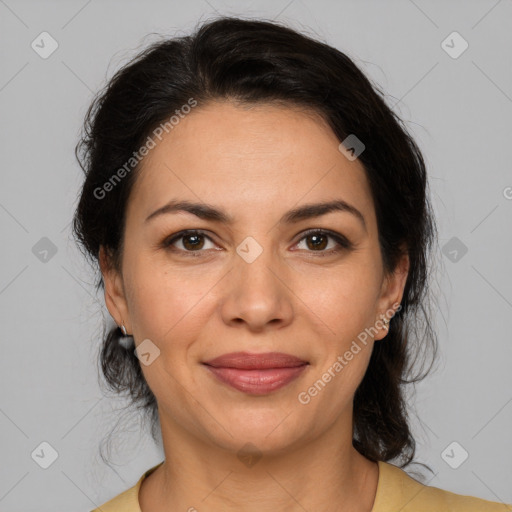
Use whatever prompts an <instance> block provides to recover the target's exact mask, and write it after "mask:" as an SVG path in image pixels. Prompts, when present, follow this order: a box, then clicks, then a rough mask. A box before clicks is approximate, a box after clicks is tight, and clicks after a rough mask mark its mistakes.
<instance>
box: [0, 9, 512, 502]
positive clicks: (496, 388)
mask: <svg viewBox="0 0 512 512" xmlns="http://www.w3.org/2000/svg"><path fill="white" fill-rule="evenodd" d="M217 12H219V13H222V14H241V15H244V16H247V17H252V16H254V17H259V16H262V17H265V18H269V19H276V20H280V21H284V22H287V23H289V24H290V25H291V26H293V27H295V28H297V29H299V30H302V29H303V30H304V31H306V32H307V33H309V34H311V35H313V36H315V37H319V38H321V39H323V40H325V41H326V42H328V43H330V44H332V45H334V46H336V47H337V48H339V49H340V50H342V51H344V52H346V53H347V54H348V55H349V56H350V57H351V58H353V59H354V60H355V62H356V64H358V65H359V66H360V67H361V68H362V69H363V71H365V72H366V73H367V75H368V76H369V77H370V78H372V79H373V80H375V81H376V82H377V83H378V84H380V85H381V86H382V87H383V88H384V90H385V92H386V93H387V95H388V99H389V101H388V103H389V104H390V105H391V106H393V109H394V110H395V111H396V112H397V113H399V115H401V116H402V117H403V118H404V119H405V120H406V122H407V123H408V126H409V129H410V131H411V132H412V134H413V136H414V137H415V138H416V140H417V142H418V144H419V145H420V148H421V149H422V151H423V153H424V156H425V159H426V162H427V165H428V169H429V173H430V180H431V189H432V201H433V204H434V207H435V210H436V214H437V216H438V222H439V229H440V237H441V238H440V261H441V263H442V265H441V269H442V268H443V267H444V270H442V274H440V276H439V277H438V280H439V283H440V288H441V290H442V297H441V298H440V299H439V303H440V307H439V310H438V312H437V319H436V322H437V325H438V333H439V341H440V363H439V364H438V365H437V370H436V371H435V372H434V373H432V374H431V375H430V376H429V377H427V379H425V380H424V381H423V382H422V383H421V384H419V385H417V389H416V410H417V414H418V416H419V417H420V418H421V419H422V421H423V426H421V425H420V424H418V422H417V421H416V420H415V421H414V429H415V434H416V438H417V441H418V452H417V460H419V461H422V462H425V463H427V464H429V465H430V467H432V469H433V470H434V472H435V476H434V477H433V478H432V475H431V474H430V473H429V472H424V474H425V477H426V480H427V481H428V483H429V485H434V486H436V487H441V488H443V489H447V490H451V491H453V492H457V493H461V494H470V495H474V496H480V497H482V498H486V499H490V500H493V501H500V500H502V501H504V502H508V503H511V502H512V485H511V484H512V457H511V455H512V440H511V436H510V432H511V425H512V403H511V402H512V373H511V372H510V362H511V359H512V343H511V341H512V340H511V335H510V325H509V319H510V318H511V313H512V277H511V274H510V261H511V255H512V237H511V233H512V229H511V228H512V172H511V164H510V147H511V141H512V138H511V135H512V133H511V127H510V118H511V113H512V84H511V78H512V59H511V58H510V51H511V49H512V1H511V0H501V1H494V0H486V1H483V0H482V1H478V2H477V1H449V2H447V1H425V0H423V1H420V0H415V1H414V2H413V1H412V0H396V1H387V2H377V1H376V2H369V1H366V2H356V1H338V2H335V1H328V0H323V1H315V2H313V1H312V0H292V1H290V0H272V1H258V2H256V1H254V2H248V1H244V2H234V1H232V2H228V1H222V0H208V1H206V0H205V1H203V0H201V1H199V0H195V1H189V2H188V3H187V5H186V6H184V5H182V4H181V3H178V2H174V1H154V0H153V1H145V2H141V1H139V2H134V1H129V2H127V1H124V2H121V1H117V2H114V1H102V2H100V1H99V0H92V1H89V2H87V1H86V0H81V1H68V2H64V1H60V2H59V1H38V2H36V1H33V2H29V1H21V0H18V1H16V0H0V37H1V39H2V41H1V46H0V48H1V50H0V51H1V58H2V60H1V62H2V65H1V67H0V108H1V113H2V116H1V120H2V122H1V124H0V129H1V154H2V161H1V170H0V176H1V187H0V228H1V233H2V251H1V253H0V263H1V265H0V321H1V330H0V332H1V337H2V339H1V347H2V357H1V358H0V390H1V403H0V431H1V434H2V435H1V455H0V459H1V461H2V463H1V467H0V511H2V512H6V511H9V512H16V511H22V510H23V511H24V512H30V511H35V510H37V511H39V512H45V511H50V510H52V511H55V510H83V511H87V510H91V509H92V508H94V507H95V506H98V505H100V504H101V503H103V502H104V501H106V500H107V499H109V498H111V497H113V496H114V495H116V494H118V493H120V492H121V491H123V490H125V489H127V488H128V487H130V486H132V485H133V484H135V482H136V481H137V480H138V478H139V477H140V475H141V474H142V472H143V471H145V470H146V469H148V468H149V467H150V466H153V465H154V464H156V463H158V462H159V461H160V460H162V455H161V450H160V447H158V446H155V445H154V443H153V442H152V441H151V439H150V437H149V434H148V432H147V431H145V430H141V428H140V424H139V418H137V417H133V418H132V419H131V420H130V418H129V417H127V421H128V423H124V424H121V430H120V432H118V435H117V436H116V444H115V447H117V450H116V451H115V452H113V453H112V454H111V460H112V467H109V466H108V465H105V464H104V463H103V462H102V461H101V459H100V458H99V454H98V448H99V444H100V442H101V440H102V439H103V438H104V437H105V436H106V435H107V434H108V432H110V430H111V428H112V426H113V425H114V424H115V422H116V421H117V419H118V418H119V417H120V414H121V412H120V407H121V406H122V405H124V404H125V402H123V401H120V400H112V399H110V398H109V397H103V393H102V390H101V388H100V387H99V385H98V383H97V369H96V357H97V350H98V347H99V343H100V333H101V323H102V322H103V321H104V320H105V321H108V322H110V321H111V320H110V315H109V314H108V311H107V310H106V309H105V307H104V302H103V297H101V296H99V297H96V296H95V293H94V288H93V275H92V273H91V271H90V269H89V268H88V266H87V265H86V264H85V262H84V260H83V259H82V257H81V255H80V253H79V252H78V250H77V248H76V247H75V245H74V242H73V240H72V238H71V236H70V224H69V223H70V220H71V217H72V214H73V210H74V206H75V202H76V196H77V193H78V190H79V186H80V183H81V181H82V175H81V171H80V169H79V167H78V164H77V163H76V161H75V158H74V152H73V151H74V146H75V144H76V142H77V137H78V132H79V129H80V125H81V123H82V120H83V116H84V114H85V111H86V108H87V106H88V105H89V103H90V101H91V99H92V95H93V92H95V91H97V90H98V89H99V88H100V87H101V86H102V85H104V83H105V80H106V79H108V78H110V77H111V76H112V74H113V73H114V71H115V70H117V69H118V68H119V67H120V66H121V65H122V64H123V63H125V62H126V61H127V60H128V59H129V58H130V57H131V56H133V55H134V54H135V52H136V51H137V50H140V49H141V48H142V47H143V46H145V45H146V44H147V43H149V42H151V41H152V40H154V39H155V36H151V35H149V36H148V34H151V33H158V34H164V35H169V36H172V35H177V34H179V35H181V34H184V33H188V32H189V31H190V30H192V29H193V27H194V25H195V24H196V22H198V21H199V20H205V19H207V18H209V17H211V16H212V15H217ZM43 31H47V32H49V33H50V34H51V36H52V37H53V38H54V39H55V40H56V41H57V43H58V45H59V46H58V49H57V50H56V51H55V52H54V53H53V54H52V55H50V56H49V57H48V58H47V59H43V58H41V57H40V55H39V54H38V53H36V52H35V51H34V50H33V49H32V47H31V43H32V41H34V40H36V42H37V39H36V38H37V37H38V35H39V34H40V33H41V32H43ZM453 31H457V32H459V33H460V35H461V36H462V37H463V38H464V39H465V40H466V41H467V42H468V44H469V47H468V48H467V50H466V51H465V52H464V53H462V54H461V55H460V56H458V57H457V58H452V57H451V56H450V55H449V54H448V53H447V52H446V51H445V49H444V46H442V42H443V41H444V40H445V39H446V38H447V36H449V34H451V33H452V32H453ZM445 44H446V43H445ZM448 44H449V45H450V46H453V47H454V48H453V49H452V51H456V50H458V49H459V48H461V46H460V44H461V42H460V41H456V40H455V42H453V43H451V42H450V39H448ZM45 47H46V48H48V47H49V46H48V44H47V45H45ZM43 237H47V238H48V239H49V240H50V241H51V242H52V244H54V245H55V248H56V250H57V252H56V254H54V255H52V253H51V252H49V253H48V254H45V253H44V252H43V250H44V249H45V248H46V249H47V248H48V247H47V246H48V241H46V240H43V241H42V242H40V240H41V238H43ZM38 243H39V245H36V244H38ZM45 244H46V245H45ZM34 246H35V249H34ZM464 247H465V248H467V253H465V254H463V251H464ZM129 420H130V421H129ZM122 421H123V420H122ZM44 441H46V442H47V443H49V444H50V445H51V446H52V447H53V448H54V449H55V450H56V451H57V453H58V458H57V459H56V460H55V462H54V463H53V464H52V465H51V466H50V467H49V468H48V469H42V468H41V467H40V466H39V465H38V464H36V462H35V461H34V460H33V458H32V457H31V454H32V453H33V452H34V450H36V449H38V447H39V446H40V443H42V442H44ZM454 441H455V442H457V443H458V445H456V446H455V448H454V450H453V451H451V448H449V449H448V454H449V459H450V461H451V462H452V464H454V461H455V462H457V460H459V462H460V459H461V454H462V453H463V452H462V448H463V449H465V450H466V451H467V452H468V453H469V457H468V459H467V460H466V461H465V462H464V463H463V464H461V465H460V466H459V467H458V468H457V469H453V468H452V467H450V465H448V463H447V462H445V460H448V459H447V456H446V452H445V449H446V448H447V447H448V446H449V445H450V444H451V443H452V442H454ZM459 445H460V447H459ZM452 447H453V446H452ZM461 447H462V448H461ZM36 451H37V450H36ZM39 452H40V448H39ZM45 453H46V454H48V453H49V452H48V451H46V452H45ZM443 453H445V455H444V457H443V455H442V454H443Z"/></svg>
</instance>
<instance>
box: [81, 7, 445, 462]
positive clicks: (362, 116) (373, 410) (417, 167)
mask: <svg viewBox="0 0 512 512" xmlns="http://www.w3.org/2000/svg"><path fill="white" fill-rule="evenodd" d="M190 98H194V99H195V100H196V101H197V102H198V106H197V107H196V108H201V105H202V104H205V103H206V102H208V101H211V100H218V99H222V100H226V99H227V100H232V101H236V102H237V103H239V104H242V105H252V104H257V103H276V102H277V103H281V104H285V105H289V106H295V107H300V108H305V109H307V110H313V111H315V112H317V113H318V114H320V115H321V116H322V118H323V119H325V121H326V122H327V123H328V125H329V126H330V127H331V128H332V130H333V132H334V133H335V135H336V136H337V137H338V139H339V141H340V142H341V141H343V140H344V139H345V138H346V137H347V136H348V135H350V134H355V135H356V136H357V138H358V139H360V140H361V141H362V142H363V143H364V144H365V149H364V151H363V152H362V153H361V154H360V155H359V157H358V158H359V160H360V161H361V163H362V164H363V166H364V168H365V171H366V176H367V179H368V182H369V184H370V187H371V192H372V196H373V200H374V204H375V210H376V217H377V224H378V231H379V243H380V247H381V253H382V258H383V264H384V268H385V270H386V271H387V272H392V271H393V270H394V269H395V266H396V264H397V262H398V259H399V257H400V255H401V252H400V247H401V244H403V243H405V245H406V250H407V251H408V253H409V259H410V269H409V275H408V278H407V282H406V285H405V290H404V295H403V299H402V302H401V306H402V307H401V309H400V310H399V311H398V313H396V314H395V316H394V317H393V318H392V320H391V322H390V327H389V332H388V334H387V336H386V337H385V338H384V339H383V340H382V341H380V342H378V343H376V344H375V346H374V349H373V352H372V355H371V359H370V362H369V366H368V369H367V371H366V374H365V376H364V378H363V380H362V382H361V384H360V385H359V387H358V389H357V390H356V393H355V397H354V437H353V444H354V447H355V448H356V449H357V450H358V451H359V452H360V453H362V454H363V455H364V456H366V457H368V458H369V459H371V460H374V461H377V460H383V461H389V460H391V459H395V460H396V461H397V462H398V463H399V465H401V466H402V467H404V466H405V465H407V464H409V463H410V462H411V461H412V459H413V457H414V454H415V441H414V438H413V436H412V434H411V430H410V426H409V420H408V408H407V407H406V405H407V402H406V399H405V395H404V391H405V389H404V384H408V383H412V382H417V381H419V380H420V379H422V378H424V377H425V375H426V374H427V373H428V372H429V371H430V369H431V367H432V364H431V365H430V367H429V368H428V370H427V372H426V373H424V374H423V375H420V372H419V371H418V372H417V373H416V374H415V375H414V376H413V375H412V373H413V369H415V367H416V362H418V361H420V363H424V362H425V356H426V353H427V352H426V350H427V349H429V348H430V349H433V356H434V357H433V358H432V362H434V361H435V354H436V352H437V340H436V335H435V332H434V329H433V328H432V315H431V313H430V310H429V306H430V304H431V301H430V300H429V294H428V293H427V292H428V290H429V276H430V271H429V268H430V266H429V262H430V259H429V254H430V252H431V249H432V247H433V245H434V242H436V241H437V233H436V226H435V221H434V217H433V214H432V209H431V206H430V202H429V198H428V183H427V173H426V168H425V163H424V160H423V158H422V155H421V153H420V150H419V148H418V147H417V145H416V144H415V142H414V141H413V139H412V138H411V136H410V135H409V134H408V132H407V129H406V128H405V125H404V122H403V121H402V120H401V119H400V118H399V117H398V116H397V115H396V114H395V113H394V112H393V110H392V109H391V108H390V107H388V106H387V104H386V103H385V96H384V94H383V93H382V91H381V90H380V89H379V88H378V87H377V86H376V85H372V84H371V83H370V81H369V79H368V78H366V77H365V75H364V74H363V73H362V72H361V71H360V69H359V68H358V67H357V66H356V65H355V64H354V62H353V61H352V60H351V59H350V58H349V57H348V56H347V55H345V54H344V53H342V52H340V51H338V50H337V49H335V48H333V47H331V46H329V45H327V44H325V43H323V42H320V41H318V40H316V39H314V38H312V37H309V36H307V35H304V34H301V33H298V32H297V31H295V30H293V29H291V28H288V27H286V26H283V25H281V24H278V23H275V22H270V21H265V20H247V19H241V18H233V17H223V18H219V19H215V20H213V21H211V20H210V21H209V22H206V23H204V24H202V25H200V26H199V27H198V28H197V29H196V31H195V32H194V33H193V34H192V35H190V36H183V37H176V38H172V39H164V40H163V41H159V42H157V43H152V44H151V45H150V46H149V47H147V48H146V49H145V50H143V51H142V52H141V53H139V54H138V55H137V56H136V57H135V58H133V59H132V60H131V61H130V62H129V63H128V64H127V65H125V66H124V67H123V68H121V69H120V70H119V71H118V72H117V73H116V74H115V75H114V77H113V78H112V79H111V80H110V81H109V83H108V84H107V86H106V87H105V88H104V90H102V91H101V92H100V93H99V94H98V95H97V96H96V98H95V99H94V101H93V102H92V104H91V105H90V108H89V110H88V112H87V115H86V119H85V124H84V130H83V134H82V138H81V140H80V142H79V143H78V145H77V147H76V155H77V158H78V160H79V162H80V165H81V167H82V169H83V171H84V172H85V176H86V178H85V182H84V185H83V188H82V190H81V195H80V198H79V203H78V206H77V209H76V212H75V217H74V224H73V228H74V233H75V236H76V238H77V241H78V242H79V244H80V245H81V246H82V248H83V249H84V250H85V253H86V254H87V255H88V256H89V257H90V259H91V261H92V263H93V264H97V260H98V254H99V249H100V246H104V247H105V248H106V249H107V250H108V252H109V253H110V254H111V257H112V263H113V264H114V265H117V266H118V268H119V262H120V259H121V255H122V247H123V245H122V241H123V232H124V220H125V211H126V204H127V200H128V197H129V194H130V190H131V189H132V186H133V183H134V181H135V179H136V176H137V170H139V168H140V166H139V165H137V166H135V167H134V170H133V171H132V172H129V173H126V176H125V177H123V179H122V180H120V181H119V183H117V182H116V183H115V186H113V187H112V188H111V190H109V192H108V195H107V197H105V198H99V197H98V195H99V194H98V187H102V186H103V185H104V184H105V183H106V182H108V181H109V180H111V179H112V176H113V175H114V174H115V173H116V171H117V170H118V169H120V168H122V167H123V165H125V164H126V162H128V161H129V160H130V158H132V156H133V153H134V152H135V151H137V150H138V149H139V148H140V147H141V146H142V145H143V144H144V141H146V140H147V137H148V136H150V135H151V134H152V133H153V132H154V130H155V128H156V127H158V126H159V125H161V124H162V123H165V122H166V121H167V120H168V119H169V118H170V116H172V115H173V113H174V112H176V110H179V109H180V107H182V106H183V105H185V104H187V102H189V100H190ZM95 191H96V192H95ZM96 268H97V267H96ZM103 286H104V285H103V282H102V278H101V274H100V275H99V276H98V283H97V290H99V289H100V288H103ZM104 334H105V336H104V340H103V344H102V347H101V357H100V360H101V367H102V371H103V375H104V378H105V380H106V382H107V384H108V386H109V387H110V389H111V390H113V391H115V392H118V393H126V394H127V395H128V396H129V397H130V399H131V402H132V404H134V405H136V406H137V407H138V408H142V410H144V411H146V412H147V413H148V415H150V416H151V419H152V432H153V437H154V432H155V428H156V424H157V421H158V411H157V403H156V400H155V396H154V395H153V393H152V392H151V390H150V389H149V387H148V385H147V383H146V381H145V379H144V376H143V374H142V371H141V367H140V362H139V360H138V359H137V357H136V356H135V355H134V353H133V345H132V348H131V349H126V348H125V346H124V345H123V344H121V343H120V339H121V338H122V333H121V331H120V330H119V328H117V327H116V328H112V329H110V330H107V329H105V333H104Z"/></svg>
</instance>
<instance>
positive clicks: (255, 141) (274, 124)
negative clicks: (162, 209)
mask: <svg viewBox="0 0 512 512" xmlns="http://www.w3.org/2000/svg"><path fill="white" fill-rule="evenodd" d="M164 133H165V132H164ZM338 146H339V140H338V139H337V137H336V136H335V134H334V133H333V132H332V130H331V129H330V127H329V126H328V125H327V124H326V123H325V121H324V120H323V119H322V118H321V117H320V116H319V115H318V114H316V113H314V112H311V111H303V110H299V109H296V108H290V107H285V106H274V105H268V104H265V105H256V106H251V107H248V106H243V107H241V106H237V105H235V104H233V103H232V102H228V101H226V102H212V103H209V104H207V105H204V106H201V105H199V106H197V107H195V109H193V110H192V111H191V113H189V114H187V115H184V116H183V118H182V119H181V120H180V121H179V123H178V124H177V125H175V126H174V127H173V128H172V129H171V130H170V131H169V133H165V134H164V136H163V137H162V140H161V141H157V144H156V146H155V147H154V148H153V149H151V150H150V152H149V153H148V155H147V156H146V157H145V158H144V160H143V162H142V168H141V169H140V174H139V175H138V176H137V180H136V182H135V184H134V189H133V190H132V194H131V199H130V205H129V210H132V211H136V212H138V213H139V214H140V216H144V218H145V216H146V215H149V214H150V213H151V211H153V210H154V209H155V208H157V207H159V206H162V205H163V204H165V203H166V202H167V201H169V200H170V199H171V198H177V197H179V198H185V199H189V200H191V201H194V202H197V201H201V200H203V201H204V202H207V203H209V204H217V205H222V206H223V208H224V209H225V210H227V211H231V212H233V215H234V216H236V217H240V216H243V215H244V212H247V213H246V214H247V215H248V216H250V215H252V216H254V212H258V214H260V215H263V214H264V213H270V212H274V213H275V214H279V216H280V215H281V213H282V211H283V210H284V209H289V208H292V207H294V206H296V205H298V204H301V203H305V202H308V203H309V202H315V201H318V200H331V199H344V200H346V201H347V202H350V203H351V204H353V205H354V206H356V208H358V209H359V210H361V211H363V213H364V212H366V214H367V215H365V216H366V217H367V216H368V215H370V217H371V216H372V210H373V202H372V199H371V193H370V189H369V185H368V182H367V179H366V174H365V170H364V167H363V166H362V164H361V163H360V161H359V160H357V159H356V160H354V161H349V160H348V159H347V158H346V157H345V156H344V155H343V154H342V153H341V152H340V151H339V149H338ZM235 212H236V214H235Z"/></svg>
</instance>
